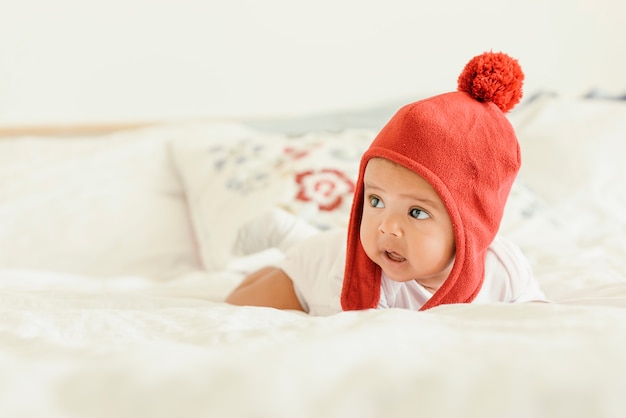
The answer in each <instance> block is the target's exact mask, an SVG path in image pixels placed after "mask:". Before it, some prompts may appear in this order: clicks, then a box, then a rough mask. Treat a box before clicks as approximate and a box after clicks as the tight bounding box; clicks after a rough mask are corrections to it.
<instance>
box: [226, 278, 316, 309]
mask: <svg viewBox="0 0 626 418" xmlns="http://www.w3.org/2000/svg"><path fill="white" fill-rule="evenodd" d="M226 302H227V303H231V304H233V305H246V306H267V307H271V308H277V309H292V310H298V311H304V309H303V308H302V305H300V302H299V301H298V298H297V297H296V292H295V290H294V288H293V282H292V280H291V279H290V278H289V276H287V274H285V272H284V271H282V270H281V269H279V268H278V267H265V268H262V269H261V270H258V271H256V272H254V273H252V274H250V275H249V276H247V277H246V278H245V279H244V280H243V282H241V284H240V285H239V286H237V287H236V288H235V290H233V291H232V292H231V293H230V294H229V295H228V296H227V297H226Z"/></svg>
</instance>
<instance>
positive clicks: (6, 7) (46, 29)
mask: <svg viewBox="0 0 626 418" xmlns="http://www.w3.org/2000/svg"><path fill="white" fill-rule="evenodd" d="M0 11H1V12H0V127H1V126H11V125H31V124H55V123H108V122H127V121H143V120H153V119H163V118H166V119H170V118H191V117H233V116H234V117H239V116H264V115H289V114H297V113H306V112H314V111H320V110H334V109H345V108H352V107H355V106H359V107H361V106H364V107H366V106H369V105H375V104H377V103H381V102H384V101H386V100H393V99H397V98H411V97H415V98H419V97H420V96H423V95H427V94H432V93H438V92H443V91H448V90H451V89H454V88H455V87H456V77H457V76H458V74H459V72H460V71H461V69H462V67H463V65H464V64H465V62H466V61H467V60H468V59H469V58H471V57H472V56H473V55H475V54H477V53H480V52H482V51H484V50H489V49H493V50H496V51H500V50H502V51H506V52H508V53H510V54H511V55H513V56H515V57H517V58H518V59H519V60H520V62H521V64H522V66H523V68H524V70H525V72H526V75H527V83H526V88H525V90H526V92H527V95H530V94H531V93H534V92H537V91H542V90H551V91H555V92H557V93H560V94H566V95H578V94H582V93H585V92H587V91H588V90H589V89H591V88H593V87H601V88H604V89H608V90H613V91H625V90H626V75H625V74H626V55H625V51H626V24H624V22H625V20H624V16H626V3H625V2H622V1H621V0H578V1H577V0H552V1H550V0H527V1H523V2H522V1H504V0H500V1H496V0H477V1H473V2H468V1H465V0H441V1H438V2H425V1H415V0H413V1H412V0H385V1H370V0H315V1H312V0H309V1H298V0H221V1H216V0H160V1H159V0H101V1H83V0H20V1H14V0H0Z"/></svg>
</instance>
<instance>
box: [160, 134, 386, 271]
mask: <svg viewBox="0 0 626 418" xmlns="http://www.w3.org/2000/svg"><path fill="white" fill-rule="evenodd" d="M374 135H375V132H372V131H368V130H352V131H345V132H342V133H328V132H315V133H310V134H306V135H303V136H298V137H290V136H287V135H282V134H273V135H272V134H262V133H259V132H250V133H248V134H244V135H240V136H238V137H236V138H233V137H224V138H222V139H221V140H216V139H205V140H197V139H196V140H190V141H176V142H173V143H172V147H171V150H172V155H173V158H174V161H175V164H176V166H177V168H178V170H179V173H180V175H181V179H182V181H183V184H184V186H185V190H186V193H187V198H188V201H189V205H190V210H191V216H192V219H193V223H194V227H195V231H196V236H197V239H198V242H199V244H200V252H201V254H202V260H203V262H204V266H205V268H206V269H208V270H215V269H220V268H223V267H224V266H225V265H226V264H227V263H228V261H229V260H230V259H231V258H232V256H233V251H234V246H235V242H236V239H237V233H238V231H239V229H240V228H241V227H242V226H243V225H244V224H246V223H247V222H248V221H251V220H252V219H254V218H256V217H258V216H259V215H261V214H262V213H263V212H265V211H267V210H269V209H271V208H275V207H280V208H282V209H284V210H286V211H288V212H290V213H293V214H295V215H297V216H298V217H299V218H302V219H304V220H306V221H308V222H309V223H311V224H313V225H314V226H317V227H318V228H321V229H328V228H333V227H345V226H347V223H348V218H349V213H350V207H351V204H352V197H353V192H354V182H355V181H356V178H357V175H358V168H359V161H360V157H361V154H362V153H363V151H364V150H365V149H366V148H367V146H369V144H370V142H371V141H372V139H373V138H374Z"/></svg>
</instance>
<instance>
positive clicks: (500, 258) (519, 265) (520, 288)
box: [474, 236, 548, 303]
mask: <svg viewBox="0 0 626 418" xmlns="http://www.w3.org/2000/svg"><path fill="white" fill-rule="evenodd" d="M531 301H542V302H547V301H548V300H547V299H546V296H545V294H544V293H543V291H542V290H541V289H540V287H539V284H538V283H537V280H536V279H535V277H534V275H533V272H532V268H531V266H530V263H529V262H528V260H527V259H526V257H525V256H524V254H523V253H522V251H521V250H520V249H519V247H517V246H516V245H515V244H513V243H512V242H511V241H509V240H507V239H506V238H503V237H501V236H497V237H496V239H495V240H494V241H493V243H492V244H491V246H490V247H489V249H488V250H487V255H486V257H485V281H484V283H483V286H482V288H481V289H480V292H478V295H477V296H476V299H474V302H475V303H492V302H508V303H517V302H531Z"/></svg>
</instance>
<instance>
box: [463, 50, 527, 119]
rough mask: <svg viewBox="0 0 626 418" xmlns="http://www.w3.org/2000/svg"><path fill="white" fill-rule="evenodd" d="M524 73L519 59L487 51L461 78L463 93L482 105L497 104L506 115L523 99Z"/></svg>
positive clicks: (465, 70)
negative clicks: (482, 103) (487, 103)
mask: <svg viewBox="0 0 626 418" xmlns="http://www.w3.org/2000/svg"><path fill="white" fill-rule="evenodd" d="M523 82H524V73H523V72H522V68H521V67H520V65H519V63H518V62H517V60H516V59H514V58H511V57H510V56H508V55H506V54H504V53H502V52H485V53H483V54H481V55H477V56H475V57H474V58H472V59H471V60H470V61H469V62H468V63H467V65H466V66H465V68H464V69H463V72H462V73H461V75H460V76H459V80H458V83H459V88H458V89H459V91H464V92H466V93H469V94H470V95H471V96H472V97H473V98H475V99H476V100H479V101H481V102H493V103H494V104H495V105H496V106H498V107H499V108H500V110H502V111H503V112H505V113H506V112H508V111H509V110H511V109H513V108H514V107H515V105H516V104H517V103H519V101H520V100H521V98H522V84H523Z"/></svg>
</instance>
